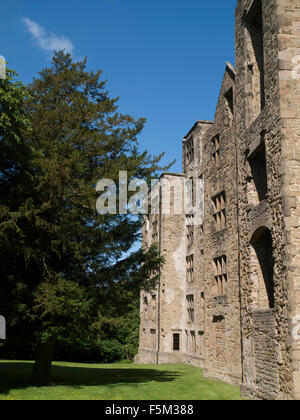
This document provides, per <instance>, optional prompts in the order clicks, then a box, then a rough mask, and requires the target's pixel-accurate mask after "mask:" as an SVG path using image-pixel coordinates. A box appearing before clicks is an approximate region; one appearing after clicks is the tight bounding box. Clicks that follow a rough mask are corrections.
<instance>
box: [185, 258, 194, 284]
mask: <svg viewBox="0 0 300 420" xmlns="http://www.w3.org/2000/svg"><path fill="white" fill-rule="evenodd" d="M186 278H187V283H193V282H194V255H189V256H187V257H186Z"/></svg>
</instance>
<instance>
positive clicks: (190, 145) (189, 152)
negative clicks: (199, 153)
mask: <svg viewBox="0 0 300 420" xmlns="http://www.w3.org/2000/svg"><path fill="white" fill-rule="evenodd" d="M185 153H186V164H187V165H189V164H190V163H192V162H193V160H194V138H193V137H191V138H190V139H189V140H188V141H187V142H186V151H185Z"/></svg>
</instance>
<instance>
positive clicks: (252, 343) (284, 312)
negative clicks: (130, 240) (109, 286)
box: [136, 0, 300, 399]
mask: <svg viewBox="0 0 300 420" xmlns="http://www.w3.org/2000/svg"><path fill="white" fill-rule="evenodd" d="M235 52H236V60H235V69H234V68H233V67H232V66H231V65H230V64H229V63H227V64H226V69H225V74H224V78H223V83H222V87H221V91H220V96H219V100H218V104H217V109H216V114H215V119H214V121H213V122H208V121H198V122H197V123H196V124H195V125H194V127H193V128H192V129H191V130H190V131H189V132H188V134H187V135H186V136H185V138H184V140H183V173H182V174H164V175H162V178H167V179H170V180H174V179H182V178H186V179H190V178H192V179H194V180H195V179H201V182H203V185H204V192H203V210H204V216H203V220H202V224H200V225H193V221H192V218H191V216H190V215H185V214H182V215H178V214H174V197H173V203H172V205H173V212H171V214H170V215H163V214H158V215H149V217H148V219H147V223H145V227H144V245H145V246H149V245H150V244H151V243H152V242H153V241H156V242H158V243H159V247H160V252H161V254H162V255H163V256H164V257H165V261H166V262H165V265H164V267H163V270H162V273H161V276H160V282H159V284H158V286H157V290H155V291H153V292H152V293H145V292H142V293H141V327H140V328H141V332H140V348H139V354H138V356H137V358H136V361H137V362H140V363H165V362H168V363H177V362H180V361H185V362H188V363H191V364H193V365H195V366H200V367H202V368H203V369H204V372H205V374H206V375H207V376H209V377H215V378H219V379H221V380H224V381H227V382H230V383H233V384H239V385H241V389H242V394H243V395H244V396H247V397H249V398H257V399H300V340H298V336H297V335H295V326H296V327H297V324H296V323H297V316H298V319H300V317H299V315H300V78H299V76H298V74H297V67H296V66H297V64H298V63H299V62H300V0H239V1H238V4H237V9H236V24H235ZM297 60H298V61H297ZM298 322H299V321H298ZM292 331H293V332H294V333H293V334H292Z"/></svg>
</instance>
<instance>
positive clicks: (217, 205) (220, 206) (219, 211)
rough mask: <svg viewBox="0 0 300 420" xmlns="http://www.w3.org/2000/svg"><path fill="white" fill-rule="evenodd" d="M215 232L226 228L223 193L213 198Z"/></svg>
mask: <svg viewBox="0 0 300 420" xmlns="http://www.w3.org/2000/svg"><path fill="white" fill-rule="evenodd" d="M213 205H214V220H215V230H216V231H219V230H222V229H225V228H226V197H225V192H222V193H221V194H218V195H216V196H215V197H214V198H213Z"/></svg>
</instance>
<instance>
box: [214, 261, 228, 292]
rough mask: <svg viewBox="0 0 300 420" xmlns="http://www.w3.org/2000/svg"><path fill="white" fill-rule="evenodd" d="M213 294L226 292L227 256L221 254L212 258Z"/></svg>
mask: <svg viewBox="0 0 300 420" xmlns="http://www.w3.org/2000/svg"><path fill="white" fill-rule="evenodd" d="M214 279H215V296H223V295H226V293H227V258H226V256H225V255H224V256H222V257H219V258H215V259H214Z"/></svg>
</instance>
